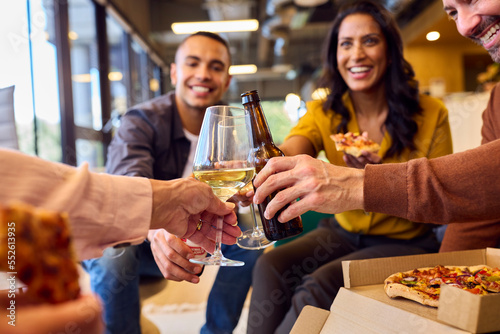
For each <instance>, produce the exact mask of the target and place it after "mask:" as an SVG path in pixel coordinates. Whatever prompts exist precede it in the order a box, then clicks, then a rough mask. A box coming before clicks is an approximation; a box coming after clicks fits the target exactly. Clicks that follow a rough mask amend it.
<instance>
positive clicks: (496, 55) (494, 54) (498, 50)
mask: <svg viewBox="0 0 500 334" xmlns="http://www.w3.org/2000/svg"><path fill="white" fill-rule="evenodd" d="M488 53H489V54H490V56H491V59H493V61H494V62H495V63H500V47H498V46H494V47H493V48H491V49H489V50H488Z"/></svg>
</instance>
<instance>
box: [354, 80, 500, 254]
mask: <svg viewBox="0 0 500 334" xmlns="http://www.w3.org/2000/svg"><path fill="white" fill-rule="evenodd" d="M482 136H483V145H482V146H480V147H478V148H476V149H473V150H468V151H465V152H461V153H456V154H452V155H448V156H445V157H441V158H436V159H431V160H427V159H425V158H422V159H416V160H411V161H408V162H406V163H402V164H382V165H367V166H366V168H365V172H366V173H365V181H364V183H365V186H364V201H365V210H366V211H368V212H369V211H374V212H382V213H386V214H391V215H395V216H399V217H403V218H406V219H409V220H411V221H416V222H429V223H440V224H445V223H461V224H450V226H448V228H447V231H446V234H445V237H444V239H443V243H442V245H441V249H440V251H442V252H443V251H455V250H464V249H475V248H484V247H496V246H499V245H500V180H499V177H500V140H497V139H500V85H497V86H496V87H495V89H494V90H493V91H492V93H491V97H490V101H489V103H488V107H487V109H486V110H485V111H484V113H483V129H482ZM486 219H488V221H482V222H480V220H486Z"/></svg>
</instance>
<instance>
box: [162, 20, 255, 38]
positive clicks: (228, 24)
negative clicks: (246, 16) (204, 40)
mask: <svg viewBox="0 0 500 334" xmlns="http://www.w3.org/2000/svg"><path fill="white" fill-rule="evenodd" d="M257 29H259V21H257V20H232V21H201V22H176V23H172V31H173V32H174V33H175V34H177V35H181V34H193V33H195V32H198V31H210V32H216V33H217V32H235V31H255V30H257Z"/></svg>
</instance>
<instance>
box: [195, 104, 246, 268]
mask: <svg viewBox="0 0 500 334" xmlns="http://www.w3.org/2000/svg"><path fill="white" fill-rule="evenodd" d="M252 150H253V140H252V130H251V125H250V116H249V114H248V112H247V111H245V109H242V108H237V107H231V106H213V107H209V108H207V110H206V112H205V117H204V118H203V124H202V126H201V132H200V137H199V139H198V146H197V147H196V153H195V156H194V163H193V174H194V177H195V178H196V179H197V180H199V181H202V182H205V183H207V184H208V185H209V186H210V187H212V191H213V192H214V194H215V195H216V196H217V197H218V198H219V199H220V200H221V201H223V202H225V201H227V200H228V199H229V198H231V197H232V196H233V195H235V194H236V193H238V192H239V191H240V190H241V189H242V188H243V187H245V186H246V185H247V184H248V183H250V181H251V180H252V178H253V176H254V174H255V164H254V158H253V151H252ZM222 220H223V218H222V217H218V218H217V231H216V234H215V251H214V253H213V254H212V255H211V256H210V257H207V258H203V259H190V261H191V262H194V263H199V264H206V265H220V266H242V265H244V264H245V263H244V262H242V261H235V260H230V259H227V258H225V257H224V256H223V255H222V252H221V249H220V245H221V239H222V226H223V225H222V224H223V221H222Z"/></svg>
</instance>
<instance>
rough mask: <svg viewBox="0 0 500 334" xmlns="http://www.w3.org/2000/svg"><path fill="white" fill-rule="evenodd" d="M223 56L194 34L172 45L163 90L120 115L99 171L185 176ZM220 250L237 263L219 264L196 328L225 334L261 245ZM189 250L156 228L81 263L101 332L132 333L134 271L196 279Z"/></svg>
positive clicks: (136, 306) (222, 76)
mask: <svg viewBox="0 0 500 334" xmlns="http://www.w3.org/2000/svg"><path fill="white" fill-rule="evenodd" d="M230 63H231V56H230V52H229V48H228V46H227V43H226V41H225V40H223V39H222V38H221V37H219V36H218V35H216V34H212V33H207V32H198V33H196V34H193V35H190V36H189V37H187V38H186V39H185V40H184V41H183V42H182V44H181V45H180V46H179V48H178V50H177V53H176V56H175V63H173V64H172V65H171V68H170V78H171V81H172V84H173V85H174V86H175V91H171V92H169V93H167V94H165V95H162V96H160V97H158V98H155V99H153V100H150V101H147V102H145V103H142V104H139V105H137V106H135V107H133V108H132V109H130V110H129V111H128V112H127V113H126V114H125V115H124V116H123V117H122V119H121V125H120V127H119V128H118V130H117V132H116V134H115V136H114V138H113V141H112V142H111V145H110V147H109V156H108V163H107V166H106V169H107V172H108V173H112V174H119V175H128V176H142V177H147V178H154V179H160V180H171V179H176V178H180V177H188V176H190V175H191V172H192V162H193V157H194V151H195V149H196V143H197V141H198V135H199V132H200V129H201V124H202V121H203V116H204V114H205V109H206V108H207V107H209V106H211V105H216V104H221V102H220V101H221V98H222V96H223V94H224V93H225V92H226V90H227V88H228V87H229V83H230V80H231V76H230V75H229V66H230ZM222 250H223V252H224V254H227V255H228V256H229V257H230V258H234V259H236V260H243V261H244V262H245V266H243V267H238V268H234V267H232V268H226V267H221V268H220V269H219V271H218V274H217V277H216V280H215V282H214V285H213V287H212V291H211V293H210V296H209V300H208V303H207V321H206V324H205V325H204V327H203V328H202V331H201V332H202V333H232V331H233V329H234V328H235V327H236V325H237V324H238V320H239V317H240V313H241V309H242V308H243V304H244V301H245V298H246V295H247V293H248V290H249V288H250V285H251V272H252V268H253V265H254V263H255V261H256V259H257V257H258V256H259V255H260V254H261V253H262V252H261V251H246V250H243V249H240V248H239V247H238V246H237V245H233V246H226V245H223V248H222ZM192 256H193V254H192V252H191V250H190V248H189V247H188V246H187V245H186V244H185V243H184V242H183V241H182V240H181V239H179V238H177V237H176V236H174V235H172V234H169V233H168V232H166V231H165V230H163V229H160V230H150V231H149V233H148V238H147V240H146V241H145V242H144V243H143V244H141V245H139V246H133V247H129V248H127V249H126V251H125V253H123V254H116V250H113V249H108V250H107V251H106V252H105V255H104V256H103V257H102V258H100V259H92V260H88V261H85V263H84V266H85V268H86V270H87V271H88V272H89V274H90V276H91V286H92V290H93V291H95V292H96V293H98V294H99V295H100V297H101V299H102V300H103V302H104V308H105V312H104V313H105V323H106V328H107V333H116V334H124V333H140V331H141V330H140V324H139V319H140V303H139V278H140V276H158V277H165V278H167V279H171V280H174V281H183V280H185V281H189V282H192V283H195V284H196V283H198V282H199V280H200V277H198V276H197V275H196V274H200V273H201V272H202V266H201V265H198V264H194V263H191V262H189V260H188V259H189V258H190V257H192Z"/></svg>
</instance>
